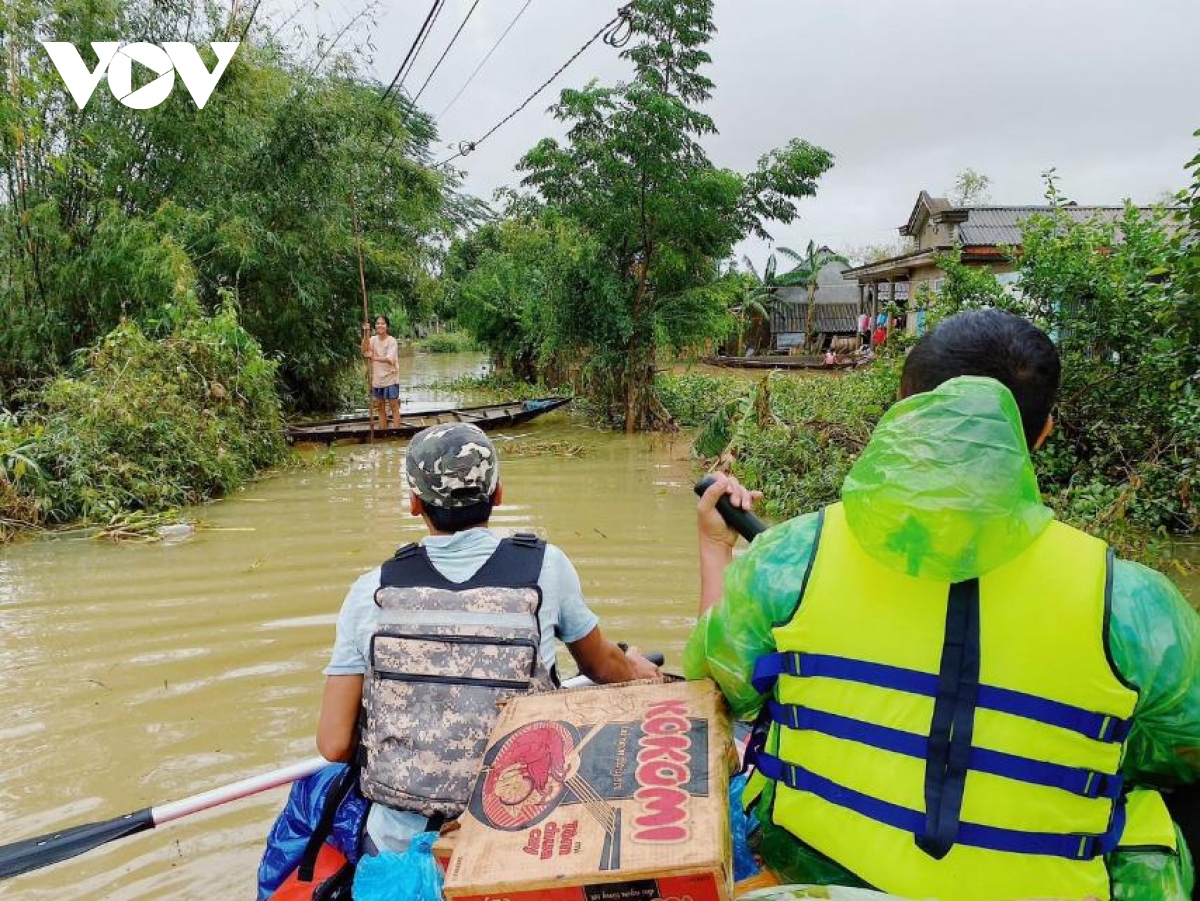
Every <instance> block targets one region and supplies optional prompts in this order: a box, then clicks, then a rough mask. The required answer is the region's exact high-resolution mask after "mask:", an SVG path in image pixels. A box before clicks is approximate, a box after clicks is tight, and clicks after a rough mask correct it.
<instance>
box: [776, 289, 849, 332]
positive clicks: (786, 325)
mask: <svg viewBox="0 0 1200 901" xmlns="http://www.w3.org/2000/svg"><path fill="white" fill-rule="evenodd" d="M822 293H823V292H822ZM857 293H858V291H857V289H855V295H856V296H855V299H854V302H853V303H841V302H839V303H822V302H821V300H820V298H821V294H820V293H818V294H817V309H816V315H815V317H814V324H813V330H814V331H818V332H854V331H857V329H858V297H857ZM807 321H808V298H807V296H806V297H805V299H804V301H803V302H798V301H786V302H784V303H779V304H776V306H775V307H774V308H773V311H772V315H771V331H772V332H773V333H775V334H779V333H781V332H803V331H804V327H805V324H806V323H807Z"/></svg>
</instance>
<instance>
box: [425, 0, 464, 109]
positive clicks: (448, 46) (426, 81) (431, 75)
mask: <svg viewBox="0 0 1200 901" xmlns="http://www.w3.org/2000/svg"><path fill="white" fill-rule="evenodd" d="M478 5H479V0H475V2H474V3H472V4H471V8H470V9H468V10H467V14H466V16H465V17H464V18H463V20H462V23H461V24H460V25H459V26H458V31H456V32H454V37H452V38H450V43H449V44H447V45H446V49H445V50H443V51H442V55H441V56H439V57H438V61H437V62H436V63H434V64H433V70H432V71H431V72H430V73H429V74H428V75H427V76H425V82H424V83H423V84H422V85H421V89H420V90H419V91H417V93H416V96H415V97H413V103H416V102H417V101H418V100H420V99H421V95H422V94H424V93H425V89H426V88H427V87H429V82H430V80H431V79H432V78H433V76H434V75H436V74H437V70H438V69H439V68H441V65H442V60H444V59H445V58H446V54H447V53H449V52H450V48H451V47H453V46H454V42H455V41H457V40H458V36H459V35H460V34H462V30H463V29H464V28H466V27H467V23H468V22H469V21H471V14H472V13H473V12H475V7H477V6H478Z"/></svg>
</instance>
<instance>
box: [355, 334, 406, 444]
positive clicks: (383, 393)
mask: <svg viewBox="0 0 1200 901" xmlns="http://www.w3.org/2000/svg"><path fill="white" fill-rule="evenodd" d="M390 327H391V323H390V322H388V318H387V317H386V316H376V317H375V334H374V335H369V334H368V332H369V331H370V326H369V325H368V324H367V323H365V322H364V323H363V339H362V355H363V356H364V357H366V358H367V359H368V360H370V361H371V407H372V409H373V410H374V411H375V412H376V414H377V415H378V416H379V428H380V430H381V431H382V430H383V429H386V428H387V418H388V417H387V412H386V411H387V409H388V408H390V409H391V412H392V428H394V429H398V428H400V348H399V346H398V345H397V344H396V339H395V338H393V337H392V336H391V335H389V334H388V329H389V328H390Z"/></svg>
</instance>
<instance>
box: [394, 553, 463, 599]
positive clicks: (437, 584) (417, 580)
mask: <svg viewBox="0 0 1200 901" xmlns="http://www.w3.org/2000/svg"><path fill="white" fill-rule="evenodd" d="M379 587H380V588H450V589H454V588H457V587H458V586H457V585H455V584H454V583H453V582H451V581H450V580H449V579H447V578H446V577H445V576H443V575H442V574H441V573H440V572H438V570H437V567H435V566H434V565H433V563H432V562H430V560H429V553H428V552H427V551H426V550H425V548H424V547H422V546H421V545H419V544H406V545H404V547H402V548H400V550H398V551H396V553H395V554H394V555H393V556H392V558H391V559H390V560H388V561H387V562H386V563H384V564H383V566H381V567H380V568H379ZM376 597H377V599H376V603H378V595H377V596H376Z"/></svg>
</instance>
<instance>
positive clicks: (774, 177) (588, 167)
mask: <svg viewBox="0 0 1200 901" xmlns="http://www.w3.org/2000/svg"><path fill="white" fill-rule="evenodd" d="M629 9H630V16H631V24H632V27H633V30H634V33H635V35H636V36H637V41H636V43H635V44H634V45H633V46H632V47H631V48H629V49H628V50H625V51H624V52H623V53H622V56H624V57H625V58H626V59H628V60H629V61H630V62H632V64H633V67H634V76H633V78H632V80H631V81H629V82H623V83H620V84H617V85H616V86H613V87H602V86H600V85H597V84H595V83H592V84H590V85H588V86H587V87H585V88H583V89H582V90H568V91H563V92H562V94H561V95H560V99H559V102H558V103H557V104H556V105H555V106H554V107H553V112H554V115H555V116H556V118H558V119H559V120H561V121H563V122H566V123H568V126H569V127H568V132H567V136H566V140H565V142H561V143H560V142H559V141H557V140H554V139H552V138H547V139H545V140H543V141H542V142H540V143H539V144H538V145H537V146H536V147H534V148H533V149H532V150H530V151H529V152H528V153H527V154H526V155H525V157H524V158H523V159H522V161H521V163H520V168H521V169H522V171H524V172H525V173H526V175H525V179H524V184H525V185H526V186H528V187H530V188H532V189H534V190H535V191H536V192H537V194H538V196H539V197H540V198H541V200H542V201H543V202H544V203H545V204H546V205H547V206H548V207H550V208H552V209H554V210H556V211H558V212H560V213H561V214H563V215H564V216H566V217H567V218H569V219H570V220H572V221H573V222H575V223H577V224H578V225H579V226H580V227H581V228H582V229H583V230H584V231H585V232H586V233H587V234H588V235H589V236H590V237H591V239H592V240H594V241H595V242H596V243H597V246H598V247H599V248H600V253H599V254H598V255H597V259H596V265H597V266H598V267H601V268H602V269H603V270H604V273H605V275H604V277H603V279H602V281H603V282H604V284H605V285H606V286H608V287H613V286H619V290H618V291H616V292H615V293H610V292H605V293H604V294H602V295H589V294H587V293H585V292H580V291H572V292H570V293H569V294H568V295H567V297H566V298H565V301H566V302H567V304H568V312H567V313H566V314H564V316H563V317H562V321H563V323H564V325H565V331H564V333H563V335H562V337H563V340H564V341H565V342H566V343H568V344H570V345H571V346H574V347H579V348H585V347H586V348H587V349H588V350H589V351H590V358H589V364H588V365H589V370H590V374H591V377H592V380H593V385H594V386H595V393H596V394H597V395H598V397H599V398H600V400H601V402H602V404H604V405H605V406H606V407H607V408H608V409H609V411H610V414H611V415H612V416H613V418H614V419H623V421H624V425H625V428H626V430H629V431H632V430H636V429H641V428H649V427H653V426H654V425H655V424H656V423H658V422H660V421H663V420H665V419H666V418H667V414H666V411H665V410H664V409H663V408H662V407H661V404H659V403H658V402H657V398H656V397H655V395H654V381H653V375H654V370H655V364H656V359H657V353H658V350H659V348H660V347H662V346H673V347H685V346H688V345H692V344H695V343H698V342H700V341H702V340H704V339H706V338H709V337H714V336H717V335H719V334H720V333H721V331H722V330H724V329H725V328H727V325H728V319H727V316H726V314H725V306H726V301H725V291H724V288H723V286H719V285H718V284H717V283H718V272H717V262H716V261H719V260H723V259H727V258H728V257H729V255H730V252H731V250H732V248H733V246H734V245H735V244H736V243H737V241H738V240H740V239H741V238H742V237H744V236H745V235H747V234H749V233H754V234H757V235H760V236H767V232H766V227H765V225H766V223H767V222H768V221H770V220H779V221H784V222H787V221H790V220H791V219H792V218H794V217H795V215H796V207H795V201H796V200H797V199H799V198H802V197H806V196H810V195H812V194H814V193H815V191H816V181H817V179H818V178H819V176H820V175H821V174H822V173H823V172H825V171H826V170H827V169H828V168H829V167H830V166H831V165H832V157H831V156H830V154H829V153H827V152H826V151H824V150H822V149H820V148H818V147H814V146H812V145H810V144H808V143H806V142H804V141H801V140H793V141H792V142H790V143H789V144H788V145H787V146H786V147H784V148H782V149H780V150H775V151H773V152H771V153H769V154H767V155H766V156H764V157H763V158H762V159H761V160H760V161H759V165H758V168H757V169H756V170H755V171H754V172H752V173H749V174H747V175H740V174H738V173H736V172H731V171H729V170H726V169H719V168H717V167H716V166H714V165H713V164H712V162H711V161H710V160H709V159H708V156H707V154H706V153H705V151H704V149H703V147H702V146H701V144H700V140H701V139H702V138H703V137H704V136H706V135H709V134H712V133H714V132H715V130H716V126H715V124H714V123H713V121H712V119H710V118H709V117H708V116H707V115H706V114H705V113H703V112H702V111H701V110H700V106H701V104H703V103H704V102H705V101H706V100H707V99H708V98H709V96H710V93H711V90H712V87H713V84H712V82H711V81H710V80H709V79H708V78H707V77H706V76H705V75H704V74H703V73H702V71H701V70H702V68H703V67H704V66H705V65H706V64H707V63H708V62H710V57H709V55H708V53H707V51H706V50H705V49H704V48H705V45H706V44H707V43H708V41H709V39H710V37H711V36H712V33H713V31H714V28H713V24H712V2H711V0H678V2H674V0H634V2H633V3H632V4H631V5H630V7H629ZM595 280H601V279H599V276H597V279H595ZM584 324H587V325H588V326H589V327H590V329H591V330H590V331H589V332H587V333H583V331H582V326H583V325H584Z"/></svg>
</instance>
